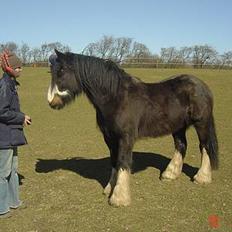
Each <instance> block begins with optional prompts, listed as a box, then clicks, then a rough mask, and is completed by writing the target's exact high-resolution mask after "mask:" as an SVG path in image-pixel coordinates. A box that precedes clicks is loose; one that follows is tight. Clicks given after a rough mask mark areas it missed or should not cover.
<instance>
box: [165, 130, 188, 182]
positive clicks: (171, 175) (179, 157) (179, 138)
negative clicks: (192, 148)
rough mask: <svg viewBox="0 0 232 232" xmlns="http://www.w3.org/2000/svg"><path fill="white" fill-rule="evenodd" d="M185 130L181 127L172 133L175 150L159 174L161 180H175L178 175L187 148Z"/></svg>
mask: <svg viewBox="0 0 232 232" xmlns="http://www.w3.org/2000/svg"><path fill="white" fill-rule="evenodd" d="M185 131H186V128H182V129H181V130H179V131H177V132H176V133H174V134H173V138H174V143H175V149H176V150H175V153H174V156H173V158H172V160H171V161H170V163H169V164H168V166H167V168H166V170H165V171H164V172H163V173H162V175H161V179H162V180H175V179H177V178H178V177H179V176H180V174H181V172H182V167H183V159H184V156H185V153H186V149H187V141H186V137H185Z"/></svg>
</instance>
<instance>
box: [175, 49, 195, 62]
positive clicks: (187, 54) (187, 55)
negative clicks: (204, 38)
mask: <svg viewBox="0 0 232 232" xmlns="http://www.w3.org/2000/svg"><path fill="white" fill-rule="evenodd" d="M178 53H179V55H178V57H179V59H180V63H182V64H185V63H188V62H190V59H191V55H192V48H191V47H182V48H180V50H179V52H178Z"/></svg>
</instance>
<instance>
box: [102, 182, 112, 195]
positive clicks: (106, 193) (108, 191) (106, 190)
mask: <svg viewBox="0 0 232 232" xmlns="http://www.w3.org/2000/svg"><path fill="white" fill-rule="evenodd" d="M110 193H111V185H110V184H107V186H106V187H105V188H104V190H103V194H104V195H107V196H109V195H110Z"/></svg>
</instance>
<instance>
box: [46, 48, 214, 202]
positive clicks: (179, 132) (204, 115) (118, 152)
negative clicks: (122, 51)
mask: <svg viewBox="0 0 232 232" xmlns="http://www.w3.org/2000/svg"><path fill="white" fill-rule="evenodd" d="M50 62H51V73H52V81H51V85H50V87H49V91H48V101H49V104H50V106H51V107H52V108H54V109H61V108H62V107H64V106H65V105H66V104H67V103H69V102H71V101H72V100H74V99H75V97H77V96H78V95H79V94H80V93H82V92H83V93H85V94H86V95H87V97H88V98H89V100H90V102H91V103H92V104H93V106H94V107H95V109H96V116H97V124H98V126H99V128H100V130H101V131H102V133H103V136H104V139H105V142H106V144H107V146H108V147H109V150H110V156H111V164H112V173H111V177H110V179H109V183H108V184H107V186H106V187H105V189H104V192H105V193H106V194H108V195H109V202H110V204H112V205H116V206H121V205H128V204H130V191H129V175H130V170H131V164H132V149H133V145H134V143H135V141H136V140H137V139H139V138H142V137H157V136H162V135H168V134H172V136H173V138H174V143H175V153H174V156H173V159H172V160H171V161H170V163H169V165H168V166H167V168H166V170H165V171H164V172H163V173H162V175H161V178H162V179H169V180H174V179H176V178H177V177H178V176H179V175H180V174H181V171H182V166H183V159H184V156H185V153H186V149H187V141H186V137H185V132H186V129H187V128H188V127H189V126H191V125H193V126H194V127H195V129H196V131H197V134H198V138H199V142H200V151H201V156H202V162H201V167H200V169H199V171H198V172H197V174H196V175H195V176H194V180H195V182H197V183H201V184H204V183H210V182H211V180H212V177H211V169H216V168H217V167H218V145H217V137H216V132H215V127H214V119H213V97H212V93H211V92H210V90H209V88H208V87H207V86H206V84H204V83H203V82H202V81H201V80H199V79H198V78H196V77H194V76H190V75H178V76H174V77H171V78H169V79H167V80H165V81H162V82H160V83H148V84H147V83H144V82H142V81H141V80H139V79H138V78H135V77H132V76H130V75H129V74H127V73H126V72H125V71H123V70H122V69H120V68H119V67H118V66H117V65H116V64H115V63H113V62H112V61H109V60H103V59H99V58H96V57H90V56H84V55H79V54H73V53H65V54H63V53H60V52H58V51H56V54H55V55H52V56H51V57H50Z"/></svg>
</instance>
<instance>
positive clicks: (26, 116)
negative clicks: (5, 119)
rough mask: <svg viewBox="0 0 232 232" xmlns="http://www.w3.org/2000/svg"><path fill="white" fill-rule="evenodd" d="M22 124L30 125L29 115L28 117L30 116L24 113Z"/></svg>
mask: <svg viewBox="0 0 232 232" xmlns="http://www.w3.org/2000/svg"><path fill="white" fill-rule="evenodd" d="M23 125H24V126H29V125H31V117H30V116H28V115H25V118H24V123H23Z"/></svg>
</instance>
